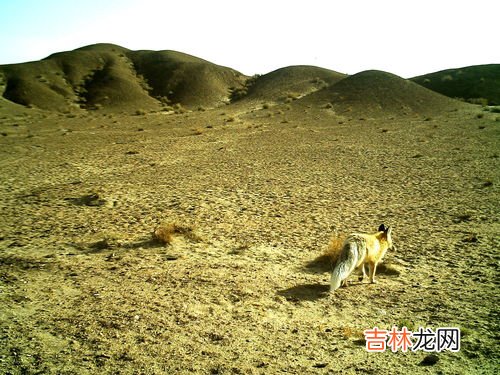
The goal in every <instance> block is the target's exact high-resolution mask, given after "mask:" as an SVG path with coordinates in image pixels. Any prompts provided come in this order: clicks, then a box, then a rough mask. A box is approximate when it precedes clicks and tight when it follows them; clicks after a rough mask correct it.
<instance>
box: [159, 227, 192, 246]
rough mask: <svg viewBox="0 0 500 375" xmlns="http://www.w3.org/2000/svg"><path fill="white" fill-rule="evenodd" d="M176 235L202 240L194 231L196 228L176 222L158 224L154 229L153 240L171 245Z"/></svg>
mask: <svg viewBox="0 0 500 375" xmlns="http://www.w3.org/2000/svg"><path fill="white" fill-rule="evenodd" d="M176 235H181V236H183V237H184V238H186V239H188V240H190V241H195V242H197V241H200V237H199V236H198V235H196V234H195V233H194V229H193V228H192V227H191V226H189V225H181V224H178V223H175V222H173V223H162V224H160V225H158V226H157V227H156V228H155V230H154V231H153V240H155V241H157V242H160V243H163V244H165V245H171V244H172V241H173V239H174V236H176Z"/></svg>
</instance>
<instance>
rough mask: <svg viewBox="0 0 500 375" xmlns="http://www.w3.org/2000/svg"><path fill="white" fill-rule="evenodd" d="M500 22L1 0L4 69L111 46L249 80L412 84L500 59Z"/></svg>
mask: <svg viewBox="0 0 500 375" xmlns="http://www.w3.org/2000/svg"><path fill="white" fill-rule="evenodd" d="M499 17H500V1H499V0H471V1H461V0H399V1H397V0H395V1H389V0H380V1H377V0H344V1H336V0H322V1H320V0H304V1H294V0H288V1H287V0H284V1H282V0H266V1H262V0H250V1H246V0H245V1H238V0H205V1H195V0H176V1H160V0H141V1H132V0H124V1H117V0H99V1H97V0H85V1H83V0H80V1H74V0H0V64H9V63H18V62H25V61H31V60H39V59H42V58H44V57H47V56H48V55H50V54H52V53H54V52H59V51H67V50H72V49H75V48H79V47H82V46H85V45H89V44H94V43H101V42H105V43H114V44H118V45H121V46H123V47H126V48H129V49H132V50H137V49H152V50H165V49H171V50H176V51H181V52H185V53H188V54H191V55H195V56H197V57H201V58H203V59H206V60H209V61H211V62H214V63H216V64H220V65H225V66H229V67H231V68H234V69H236V70H239V71H241V72H242V73H245V74H248V75H250V74H255V73H260V74H263V73H267V72H270V71H272V70H275V69H277V68H281V67H284V66H289V65H316V66H321V67H324V68H328V69H332V70H336V71H339V72H342V73H348V74H354V73H357V72H360V71H362V70H367V69H379V70H385V71H388V72H391V73H395V74H398V75H400V76H402V77H405V78H409V77H413V76H416V75H420V74H424V73H430V72H434V71H437V70H442V69H447V68H455V67H462V66H468V65H476V64H487V63H500V49H499V47H498V43H499V42H498V41H499V39H500V23H499Z"/></svg>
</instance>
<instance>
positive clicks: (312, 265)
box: [306, 233, 346, 272]
mask: <svg viewBox="0 0 500 375" xmlns="http://www.w3.org/2000/svg"><path fill="white" fill-rule="evenodd" d="M345 238H346V235H345V234H342V233H335V234H334V235H333V237H332V238H331V240H330V243H329V244H328V247H327V248H326V250H325V251H324V252H323V253H322V254H321V255H320V256H318V257H317V258H315V259H313V260H312V261H310V262H309V263H308V264H307V265H306V269H308V270H311V271H314V272H318V271H319V272H331V271H332V269H333V266H334V264H335V262H336V261H337V259H338V257H339V256H340V252H341V251H342V245H343V244H344V240H345Z"/></svg>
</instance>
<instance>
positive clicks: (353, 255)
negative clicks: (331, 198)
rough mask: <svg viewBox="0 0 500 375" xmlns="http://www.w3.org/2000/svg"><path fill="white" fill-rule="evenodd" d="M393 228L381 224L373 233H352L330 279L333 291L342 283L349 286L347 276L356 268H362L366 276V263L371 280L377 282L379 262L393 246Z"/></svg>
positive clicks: (345, 242) (362, 277) (343, 246)
mask: <svg viewBox="0 0 500 375" xmlns="http://www.w3.org/2000/svg"><path fill="white" fill-rule="evenodd" d="M391 232H392V228H390V227H388V228H386V227H385V226H384V224H381V225H380V227H379V228H378V231H377V232H376V233H373V234H367V233H352V234H350V235H349V236H348V237H347V238H346V240H345V241H344V244H343V245H342V251H341V252H340V256H339V258H338V259H337V263H336V264H335V267H334V268H333V272H332V278H331V280H330V291H331V292H333V291H335V290H336V289H338V288H339V287H340V284H341V283H343V285H345V286H347V278H348V277H349V275H350V274H351V273H352V272H353V271H354V270H355V269H361V271H362V272H363V276H361V277H360V278H359V280H360V281H362V280H363V279H364V278H365V276H366V271H365V265H368V267H369V277H370V282H372V283H375V282H376V281H375V272H376V271H377V264H378V263H379V262H380V261H381V260H382V258H383V257H384V255H385V253H386V252H387V250H389V249H390V248H392V247H393V245H392V237H391Z"/></svg>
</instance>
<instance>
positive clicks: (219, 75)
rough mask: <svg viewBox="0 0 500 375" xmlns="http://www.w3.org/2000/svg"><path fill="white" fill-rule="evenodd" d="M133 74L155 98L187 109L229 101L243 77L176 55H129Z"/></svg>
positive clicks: (217, 66)
mask: <svg viewBox="0 0 500 375" xmlns="http://www.w3.org/2000/svg"><path fill="white" fill-rule="evenodd" d="M129 56H130V59H131V60H132V62H133V64H134V67H135V69H136V71H137V72H138V73H139V74H141V75H142V76H143V77H144V78H145V79H146V81H147V82H148V84H149V86H150V87H151V90H150V93H151V95H153V96H154V97H157V98H167V99H168V101H169V102H171V103H182V104H183V105H188V106H203V105H206V106H216V105H218V104H221V103H223V102H227V101H228V95H229V92H230V88H232V87H240V86H241V85H242V84H243V82H244V81H245V80H246V78H247V77H246V76H244V75H243V74H241V73H239V72H237V71H236V70H233V69H230V68H226V67H223V66H220V65H216V64H212V63H210V62H208V61H205V60H203V59H200V58H197V57H194V56H190V55H187V54H185V53H181V52H176V51H137V52H132V53H130V54H129Z"/></svg>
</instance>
